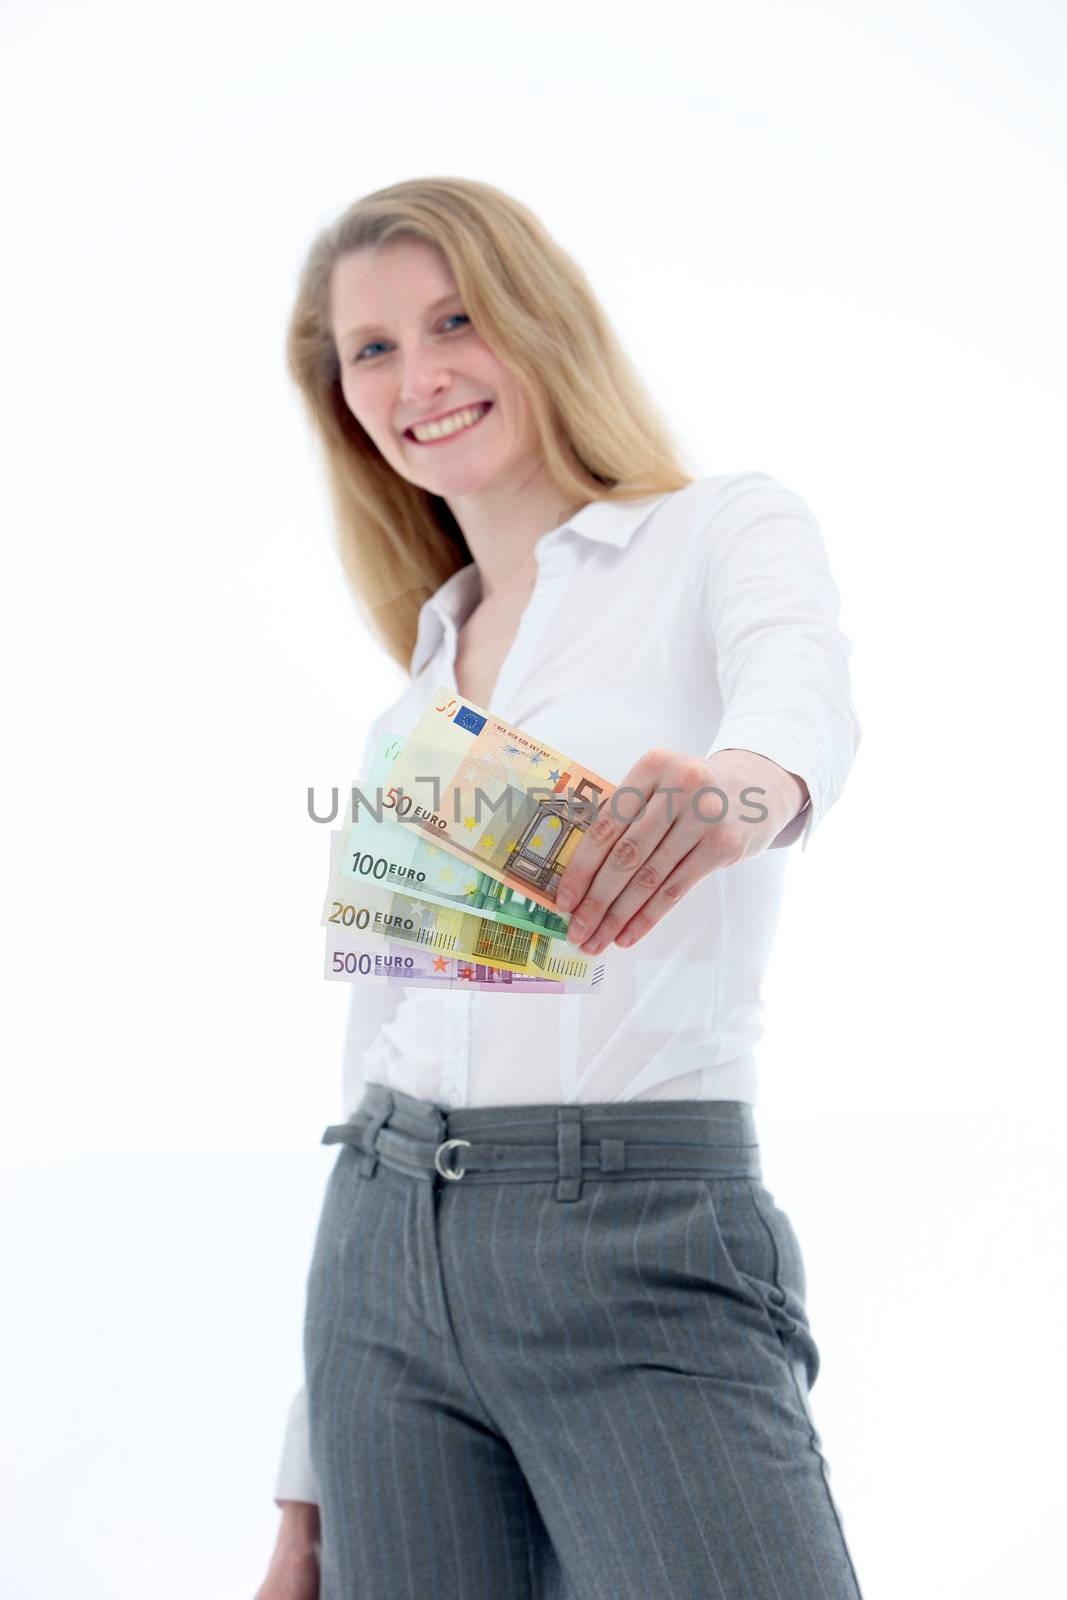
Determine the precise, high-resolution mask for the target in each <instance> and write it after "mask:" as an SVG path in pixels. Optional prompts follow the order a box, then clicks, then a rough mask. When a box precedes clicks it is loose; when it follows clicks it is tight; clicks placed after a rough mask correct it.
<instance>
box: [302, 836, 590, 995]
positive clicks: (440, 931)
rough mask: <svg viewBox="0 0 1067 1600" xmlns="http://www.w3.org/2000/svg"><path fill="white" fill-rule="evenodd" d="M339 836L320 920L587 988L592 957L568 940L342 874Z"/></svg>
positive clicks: (372, 937) (333, 842)
mask: <svg viewBox="0 0 1067 1600" xmlns="http://www.w3.org/2000/svg"><path fill="white" fill-rule="evenodd" d="M344 837H345V836H344V832H343V831H342V830H334V831H333V832H331V834H330V882H329V885H328V887H327V892H326V902H325V904H324V906H323V910H322V919H321V920H322V923H323V926H324V927H326V928H328V929H337V930H339V931H344V932H346V933H350V934H352V935H355V936H358V938H359V939H361V940H362V941H364V942H373V941H377V940H388V941H390V942H392V943H395V944H398V945H408V946H412V947H417V948H418V949H420V950H428V951H429V952H430V953H431V954H432V955H435V956H447V957H455V958H458V959H461V960H464V961H467V962H468V963H469V962H474V963H477V964H481V965H488V966H494V967H502V968H506V969H507V970H508V971H509V972H514V973H521V974H524V975H525V976H527V977H531V978H545V979H548V980H550V981H552V982H556V983H560V982H566V984H567V986H568V989H569V990H570V991H572V992H578V991H585V990H591V989H592V988H593V978H594V971H595V968H596V966H597V963H595V962H594V961H593V960H592V958H591V957H589V956H587V955H586V954H585V953H584V952H583V951H581V950H579V949H578V948H577V947H576V946H574V945H572V944H569V943H568V942H567V941H566V940H562V939H547V938H545V937H544V936H543V935H541V934H539V933H535V932H530V931H529V930H528V929H526V928H518V927H513V926H511V925H509V924H508V923H505V922H495V921H492V920H491V919H488V918H485V917H478V916H473V915H471V913H470V912H467V911H458V910H455V909H453V908H451V907H448V906H442V905H436V904H434V903H433V902H431V901H428V900H423V899H421V898H419V897H418V896H417V895H413V894H407V893H402V892H401V891H400V890H397V889H390V888H382V887H379V886H378V885H376V884H373V883H366V882H358V881H353V880H352V879H351V878H347V877H345V876H344V875H343V874H342V873H341V872H340V871H339V867H340V863H341V860H342V858H343V852H344ZM449 859H451V857H450V858H449ZM601 965H602V963H601Z"/></svg>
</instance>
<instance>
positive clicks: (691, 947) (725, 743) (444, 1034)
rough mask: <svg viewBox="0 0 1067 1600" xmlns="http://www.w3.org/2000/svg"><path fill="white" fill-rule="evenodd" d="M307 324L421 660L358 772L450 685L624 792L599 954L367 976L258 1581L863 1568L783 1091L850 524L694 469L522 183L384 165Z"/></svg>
mask: <svg viewBox="0 0 1067 1600" xmlns="http://www.w3.org/2000/svg"><path fill="white" fill-rule="evenodd" d="M288 353H289V360H290V366H291V370H292V372H293V374H294V376H295V378H296V380H297V381H298V383H299V385H300V387H301V390H302V392H303V394H304V396H305V398H306V401H307V404H308V407H309V411H310V415H311V418H312V421H313V423H314V427H315V429H316V431H317V434H318V437H319V438H320V439H321V441H322V444H323V446H324V459H325V464H326V468H327V473H328V477H329V483H330V487H331V493H332V497H333V504H334V507H335V511H336V518H337V524H338V528H339V530H340V550H341V555H342V559H343V563H344V566H345V569H346V572H347V575H348V578H349V580H350V583H351V586H352V588H353V590H354V592H355V594H356V595H357V596H358V597H359V599H360V601H361V602H362V605H363V607H364V610H365V614H366V616H367V619H368V621H369V623H370V625H371V626H372V628H373V629H374V631H375V632H376V634H377V636H378V637H379V639H380V640H381V642H382V643H383V645H384V647H385V648H386V649H387V650H388V652H389V653H390V655H391V656H392V657H393V658H394V659H395V660H396V661H398V662H399V663H400V664H401V665H402V666H403V667H404V668H405V669H406V670H408V672H409V673H410V682H409V684H408V686H407V688H406V689H405V691H404V692H403V693H402V694H401V695H400V697H399V698H398V699H397V700H396V701H395V702H394V704H393V705H391V706H389V707H387V708H386V709H384V710H383V711H382V713H381V715H380V716H379V717H378V719H377V720H376V721H375V723H374V725H373V727H372V728H371V729H370V732H369V735H368V738H367V742H366V745H365V748H364V752H363V763H362V767H361V769H360V774H359V776H360V777H361V778H366V777H367V775H368V773H369V771H370V768H371V764H372V762H373V759H374V755H375V751H376V749H377V745H378V739H379V735H380V734H381V733H382V732H383V731H384V732H388V733H391V734H399V735H402V736H405V737H406V736H407V735H408V734H409V733H410V732H411V730H412V729H413V727H414V726H415V724H416V722H417V721H418V719H419V717H420V715H421V714H422V712H423V710H424V709H425V708H426V706H427V705H428V704H429V703H430V701H431V699H432V697H433V696H434V694H435V692H436V691H437V689H438V688H440V687H447V688H449V689H451V690H452V691H454V692H456V693H458V694H459V695H460V696H463V697H465V698H467V699H469V700H471V701H473V702H474V703H475V704H476V705H478V706H482V707H486V708H489V707H491V708H492V710H493V711H494V712H495V713H496V714H498V715H500V716H501V717H503V718H504V719H505V720H506V721H507V722H509V723H510V724H511V725H512V726H514V727H516V728H521V729H525V730H527V731H528V732H529V733H531V734H533V735H535V736H536V737H537V738H540V739H542V740H544V741H545V743H546V744H548V745H550V746H552V747H553V748H554V749H556V750H558V751H561V752H566V753H567V754H568V755H569V756H570V757H572V758H573V759H574V760H576V761H580V762H582V763H583V764H584V765H585V766H586V767H587V768H589V769H591V770H592V771H594V772H598V773H601V774H603V775H604V776H605V777H607V778H608V779H609V780H610V781H612V782H615V783H618V785H619V790H618V791H617V793H616V796H615V799H616V800H618V801H619V804H618V805H617V806H616V805H613V806H612V808H611V809H610V810H603V811H602V812H601V814H600V816H599V817H598V818H597V820H596V821H595V822H593V823H591V824H589V825H588V826H587V827H586V829H585V831H584V834H583V836H582V838H581V841H580V843H579V846H578V848H577V850H576V851H575V853H574V855H573V857H572V858H571V860H570V862H569V865H568V866H567V869H566V871H565V873H564V875H563V878H562V880H561V882H560V889H559V899H558V904H559V905H560V907H561V909H564V910H566V909H568V907H569V906H573V907H574V910H573V912H572V916H571V922H570V927H569V937H570V938H571V940H572V941H573V942H577V943H580V944H581V945H582V948H583V949H584V950H586V951H587V952H590V953H593V954H602V957H603V960H604V968H605V981H604V984H603V986H602V989H601V991H600V992H596V993H589V994H571V995H565V996H564V995H560V996H558V997H556V996H549V997H546V996H543V995H539V996H529V997H516V996H511V995H507V994H495V993H494V994H484V993H480V994H472V993H470V992H466V993H463V992H448V993H444V994H438V993H436V992H435V991H433V990H432V989H427V988H411V987H409V988H407V989H406V990H405V989H404V988H403V987H394V986H383V987H374V988H367V989H361V988H359V987H355V986H354V987H353V990H352V995H351V1009H350V1022H349V1033H348V1039H347V1044H346V1054H345V1085H344V1090H345V1092H344V1101H345V1107H344V1108H345V1116H346V1120H345V1121H344V1122H342V1123H340V1124H337V1125H334V1126H333V1127H331V1128H329V1129H328V1130H327V1132H326V1134H325V1135H324V1142H333V1141H337V1142H339V1143H340V1150H339V1152H338V1156H337V1159H336V1163H335V1165H334V1167H333V1169H332V1171H331V1176H330V1179H329V1183H328V1185H327V1191H326V1197H325V1202H324V1207H323V1213H322V1217H321V1220H320V1223H319V1229H318V1234H317V1238H316V1243H315V1251H314V1256H313V1260H312V1264H311V1270H310V1273H309V1278H308V1299H307V1311H306V1320H305V1330H304V1354H305V1366H306V1376H307V1383H306V1386H305V1387H304V1388H302V1389H301V1390H300V1391H299V1393H298V1394H297V1396H296V1397H295V1399H294V1401H293V1405H292V1409H291V1412H290V1418H289V1425H288V1431H287V1436H286V1442H285V1450H284V1453H283V1458H282V1462H281V1466H280V1470H279V1473H278V1478H277V1485H276V1499H277V1503H278V1504H279V1506H280V1507H281V1508H282V1521H281V1528H280V1532H279V1538H278V1544H277V1547H276V1550H275V1553H274V1558H273V1560H272V1563H271V1568H270V1572H269V1574H268V1577H267V1579H266V1581H265V1582H264V1584H263V1586H262V1588H261V1590H260V1600H282V1597H284V1600H298V1597H299V1600H305V1597H306V1600H311V1597H313V1596H317V1595H321V1596H322V1597H323V1600H341V1597H342V1596H343V1597H345V1600H349V1597H351V1600H356V1597H359V1600H400V1597H406V1596H409V1595H410V1596H414V1595H416V1594H423V1593H426V1594H428V1593H430V1592H431V1591H435V1592H441V1593H447V1594H449V1595H450V1596H453V1597H454V1600H504V1597H508V1600H511V1597H516V1600H535V1597H537V1600H541V1597H546V1596H553V1597H561V1600H571V1597H573V1600H609V1597H610V1600H618V1597H629V1596H632V1597H633V1600H688V1597H690V1596H698V1595H699V1596H705V1595H706V1596H713V1595H718V1596H729V1597H731V1600H733V1597H734V1596H737V1597H741V1596H746V1597H750V1600H763V1597H764V1596H766V1597H768V1600H770V1597H772V1596H773V1597H774V1600H794V1597H795V1600H801V1597H803V1600H809V1597H810V1600H815V1597H816V1596H817V1597H819V1600H846V1597H848V1600H855V1597H856V1596H857V1595H858V1593H859V1590H858V1585H857V1582H856V1578H855V1574H854V1571H853V1568H852V1563H851V1560H850V1557H849V1553H848V1550H847V1548H846V1544H845V1539H844V1535H843V1531H842V1526H841V1521H840V1517H839V1515H838V1512H837V1509H836V1507H835V1504H834V1501H833V1499H832V1496H831V1493H830V1488H829V1484H828V1477H827V1473H828V1468H827V1466H826V1463H825V1460H824V1458H823V1456H822V1454H821V1446H820V1440H819V1436H818V1434H817V1432H816V1430H815V1426H814V1423H813V1421H812V1417H811V1413H810V1409H809V1404H808V1391H809V1389H810V1386H811V1384H812V1382H813V1381H814V1379H815V1376H816V1373H817V1370H818V1363H819V1356H818V1351H817V1348H816V1345H815V1342H814V1340H813V1338H812V1335H811V1332H810V1329H809V1325H808V1320H807V1316H806V1312H805V1303H804V1301H805V1291H806V1284H805V1276H804V1267H803V1262H802V1258H801V1253H800V1249H799V1245H798V1242H797V1239H796V1235H795V1233H794V1231H793V1228H792V1225H791V1224H790V1222H789V1220H788V1218H787V1216H786V1215H785V1213H784V1212H783V1211H782V1210H781V1209H780V1208H779V1207H778V1206H777V1205H776V1204H775V1202H774V1199H773V1197H772V1196H771V1194H770V1193H769V1191H768V1190H767V1189H766V1188H765V1187H764V1185H763V1183H762V1181H761V1174H760V1166H759V1153H758V1144H757V1140H756V1135H755V1125H754V1119H753V1107H754V1104H755V1098H756V1096H755V1087H756V1085H755V1057H754V1046H755V1043H756V1041H757V1039H758V1038H759V1036H760V1033H761V1027H760V1023H759V1013H760V1009H761V1005H762V1001H761V999H760V984H761V981H762V975H763V971H764V968H765V964H766V959H767V955H768V952H769V948H770V943H771V937H772V934H773V929H774V924H775V921H776V918H777V914H778V906H779V900H780V894H781V888H782V876H783V871H784V864H785V859H786V853H785V849H784V847H785V846H788V845H789V844H791V843H793V842H794V841H796V840H797V839H800V840H801V848H806V846H807V843H808V840H809V838H810V836H811V831H812V829H813V828H814V827H815V825H816V823H817V822H818V821H819V820H820V819H821V817H822V816H823V815H824V814H825V812H826V810H827V809H828V808H829V806H830V805H832V804H833V802H834V800H835V799H836V798H837V796H838V794H839V793H840V791H841V788H842V786H843V784H844V781H845V778H846V775H847V773H848V770H849V767H850V765H851V763H852V759H853V756H854V754H855V750H856V746H857V744H858V741H859V737H860V730H859V724H858V722H857V719H856V714H855V711H854V708H853V705H852V701H851V697H850V689H849V676H848V669H847V657H848V655H849V652H850V648H851V647H850V644H849V641H848V640H847V638H846V637H845V636H844V635H843V634H842V633H841V632H840V630H839V628H838V626H837V614H838V594H837V590H836V588H835V586H834V583H833V579H832V577H831V575H830V572H829V568H828V565H827V560H826V553H825V550H824V547H823V542H822V539H821V535H820V533H819V531H818V528H817V527H816V525H815V523H814V521H813V519H812V517H811V514H810V512H809V511H808V509H807V507H806V506H805V505H804V504H803V502H802V501H800V500H799V499H798V498H797V496H796V495H794V494H792V493H791V492H790V491H789V490H788V489H786V488H785V487H784V486H782V485H781V484H779V483H777V482H776V481H775V480H774V479H773V478H769V477H767V476H766V475H765V474H762V473H758V472H746V473H735V474H728V475H725V476H720V477H713V478H699V477H694V476H692V475H690V474H688V473H686V472H685V471H684V470H683V468H682V467H681V466H680V465H679V463H678V458H677V455H676V452H675V450H674V447H673V445H672V443H671V441H670V439H669V435H668V431H667V429H666V428H665V426H664V424H663V422H662V420H661V419H660V417H659V416H658V415H657V413H656V411H655V409H654V408H653V406H652V405H651V404H650V402H649V400H648V398H647V396H646V395H645V393H644V392H643V389H642V386H641V384H640V382H639V380H638V378H637V377H636V375H635V373H634V371H633V369H632V368H631V366H630V365H629V364H628V362H627V359H626V357H625V355H624V353H623V352H622V350H621V349H620V347H619V345H618V343H617V342H616V339H615V337H614V335H613V333H612V331H611V329H610V327H609V325H608V323H607V321H606V319H605V316H604V314H603V312H602V310H601V308H600V306H599V305H598V304H597V301H596V299H595V297H594V295H593V293H592V291H591V289H590V287H589V285H588V283H587V281H586V279H585V277H584V276H583V274H582V273H581V271H580V270H579V269H578V267H577V266H576V265H575V263H574V262H573V261H572V260H570V258H569V257H568V256H567V255H566V254H565V253H564V252H563V251H562V250H561V249H560V248H559V246H558V245H557V244H556V243H555V242H554V241H553V240H552V239H551V238H550V237H549V236H548V235H547V234H546V232H545V230H544V229H543V228H542V226H541V225H540V224H539V223H538V221H537V220H536V219H535V218H534V217H533V216H532V215H531V214H530V213H529V212H528V211H527V210H525V209H524V208H523V207H522V206H521V205H519V204H518V203H516V202H515V201H514V200H513V199H511V198H510V197H508V196H507V195H505V194H503V193H501V192H500V191H498V190H496V189H494V188H492V187H491V186H489V185H487V184H483V183H478V182H472V181H467V180H461V179H426V180H417V181H411V182H403V183H398V184H395V185H393V186H391V187H389V188H387V189H382V190H379V191H377V192H376V193H374V194H371V195H368V196H366V197H365V198H364V199H362V200H360V201H357V202H356V203H355V204H354V205H353V206H352V207H351V208H350V209H349V210H348V211H347V212H346V213H345V214H344V215H343V216H342V217H341V218H340V219H339V220H338V221H337V222H336V223H335V224H334V225H333V226H331V227H330V228H328V229H326V230H325V232H324V233H323V234H322V235H321V236H320V238H319V239H318V240H317V241H316V242H315V244H314V247H313V248H312V250H311V253H310V256H309V259H308V261H307V264H306V267H305V270H304V273H303V276H302V280H301V283H300V288H299V293H298V297H297V302H296V307H295V311H294V313H293V317H292V321H291V325H290V332H289V345H288ZM623 791H625V792H626V793H627V796H628V798H627V799H626V800H625V801H623V800H622V799H621V798H620V796H621V795H622V793H623ZM709 795H714V796H715V797H716V798H715V799H713V800H710V801H709V800H708V798H707V797H708V796H709ZM609 947H610V949H609ZM459 1141H462V1143H460V1142H459Z"/></svg>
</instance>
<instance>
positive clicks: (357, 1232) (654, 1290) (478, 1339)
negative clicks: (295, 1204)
mask: <svg viewBox="0 0 1067 1600" xmlns="http://www.w3.org/2000/svg"><path fill="white" fill-rule="evenodd" d="M364 1091H365V1092H364V1096H363V1099H362V1101H361V1104H360V1107H359V1109H358V1111H356V1112H355V1114H354V1115H353V1116H352V1118H350V1120H349V1121H348V1122H346V1123H341V1124H338V1125H336V1126H334V1127H330V1128H327V1130H326V1132H325V1134H324V1135H323V1141H322V1142H323V1143H324V1144H329V1143H335V1142H339V1143H341V1144H342V1149H341V1150H339V1151H338V1155H337V1159H336V1161H335V1163H334V1165H333V1168H332V1170H331V1173H330V1177H329V1180H328V1183H327V1186H326V1194H325V1198H324V1203H323V1210H322V1216H321V1218H320V1221H319V1226H318V1232H317V1234H316V1238H315V1245H314V1250H313V1254H312V1259H311V1266H310V1269H309V1274H308V1294H307V1310H306V1314H305V1322H304V1361H305V1376H306V1382H307V1396H308V1429H309V1441H310V1449H311V1458H312V1463H313V1465H314V1468H315V1472H316V1475H317V1478H318V1481H319V1488H320V1504H319V1510H320V1525H321V1600H423V1597H427V1596H431V1595H446V1596H448V1597H449V1600H697V1597H699V1600H857V1597H859V1593H860V1591H859V1587H858V1584H857V1580H856V1575H855V1572H854V1569H853V1566H852V1561H851V1558H850V1555H849V1552H848V1549H847V1546H846V1543H845V1537H844V1532H843V1528H842V1523H841V1517H840V1514H839V1512H838V1510H837V1507H836V1505H835V1503H834V1500H833V1497H832V1495H831V1492H830V1486H829V1482H828V1470H829V1469H828V1467H827V1464H826V1461H825V1459H824V1457H823V1455H822V1451H821V1440H820V1438H819V1435H818V1433H817V1431H816V1428H815V1425H814V1422H813V1419H812V1415H811V1411H810V1407H809V1402H808V1390H809V1388H810V1386H811V1384H812V1383H813V1382H814V1379H815V1376H816V1373H817V1371H818V1366H819V1355H818V1351H817V1349H816V1345H815V1342H814V1340H813V1338H812V1335H811V1332H810V1329H809V1326H808V1321H807V1317H806V1314H805V1308H804V1295H805V1288H806V1285H805V1274H804V1266H803V1262H802V1259H801V1253H800V1248H799V1245H798V1242H797V1238H796V1235H795V1233H794V1231H793V1227H792V1224H791V1223H790V1222H789V1220H788V1218H787V1216H786V1215H785V1213H784V1212H783V1211H782V1210H781V1209H780V1208H779V1207H778V1206H777V1205H776V1204H775V1202H774V1200H773V1198H772V1196H771V1194H770V1193H769V1191H768V1190H767V1189H766V1188H765V1187H764V1186H763V1183H762V1180H761V1172H760V1162H759V1151H758V1145H757V1141H756V1135H755V1122H754V1113H753V1110H752V1107H751V1106H750V1105H749V1104H748V1103H747V1102H744V1101H738V1100H712V1101H700V1100H677V1101H669V1100H658V1101H649V1100H646V1101H630V1102H620V1103H612V1104H604V1103H598V1104H582V1105H570V1106H551V1105H521V1106H468V1107H460V1108H456V1109H454V1110H445V1109H444V1108H442V1107H440V1106H438V1105H435V1104H433V1103H431V1102H429V1101H425V1100H419V1099H416V1098H414V1097H412V1096H410V1095H406V1094H402V1093H399V1092H397V1091H395V1090H388V1089H386V1088H385V1087H384V1086H383V1085H381V1084H377V1083H367V1084H365V1086H364Z"/></svg>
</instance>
